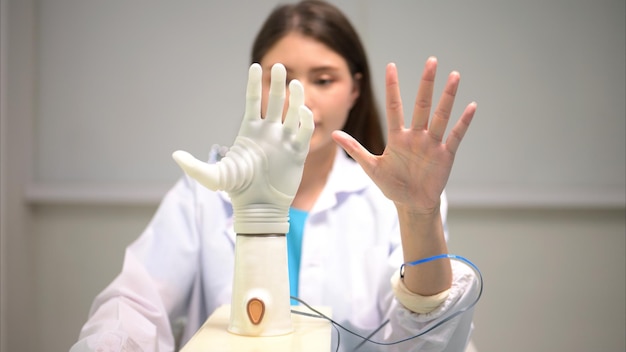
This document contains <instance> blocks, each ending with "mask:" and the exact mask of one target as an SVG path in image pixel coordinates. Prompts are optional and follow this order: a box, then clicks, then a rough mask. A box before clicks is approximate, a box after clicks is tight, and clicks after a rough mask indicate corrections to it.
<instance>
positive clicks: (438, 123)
mask: <svg viewBox="0 0 626 352" xmlns="http://www.w3.org/2000/svg"><path fill="white" fill-rule="evenodd" d="M460 79H461V76H460V75H459V73H458V72H456V71H453V72H451V73H450V75H449V76H448V82H447V83H446V86H445V87H444V90H443V93H442V94H441V98H440V99H439V103H438V104H437V108H436V109H435V113H434V114H433V117H432V120H431V121H430V126H429V128H428V134H430V136H431V137H432V138H433V139H434V140H436V141H441V140H442V139H443V135H444V133H445V131H446V126H447V125H448V121H449V120H450V113H451V112H452V106H453V105H454V98H455V97H456V91H457V88H458V87H459V80H460Z"/></svg>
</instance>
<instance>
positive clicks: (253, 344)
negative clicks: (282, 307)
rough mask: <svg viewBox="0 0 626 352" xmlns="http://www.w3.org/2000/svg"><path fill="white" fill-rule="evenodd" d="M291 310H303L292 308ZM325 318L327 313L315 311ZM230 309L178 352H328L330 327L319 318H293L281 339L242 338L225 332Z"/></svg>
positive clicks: (216, 315) (217, 312)
mask: <svg viewBox="0 0 626 352" xmlns="http://www.w3.org/2000/svg"><path fill="white" fill-rule="evenodd" d="M291 308H292V309H302V310H303V311H304V312H308V310H306V308H301V307H299V306H293V307H291ZM316 309H317V310H319V311H320V312H321V313H324V314H325V315H326V316H331V314H330V309H328V308H323V307H316ZM230 311H231V307H230V306H228V305H225V306H221V307H220V308H218V309H217V310H215V312H214V313H213V314H212V315H211V316H210V317H209V319H208V320H207V321H206V322H205V323H204V325H202V327H201V328H200V330H198V331H197V332H196V334H195V335H194V336H193V337H192V338H191V340H189V342H188V343H187V344H186V345H185V346H184V347H183V348H182V349H181V352H252V351H255V352H294V351H301V352H329V351H330V350H331V324H330V322H329V321H327V320H325V319H321V318H313V317H307V316H302V315H297V314H293V315H292V322H293V332H292V333H289V334H286V335H280V336H261V337H258V336H242V335H237V334H234V333H231V332H229V331H228V325H229V323H230V316H229V314H230Z"/></svg>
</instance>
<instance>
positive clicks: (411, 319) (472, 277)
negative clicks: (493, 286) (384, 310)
mask: <svg viewBox="0 0 626 352" xmlns="http://www.w3.org/2000/svg"><path fill="white" fill-rule="evenodd" d="M451 264H452V271H453V282H452V287H451V288H450V290H449V294H448V297H447V298H446V300H445V301H444V302H443V303H442V304H441V305H440V306H439V307H438V308H436V309H435V310H433V311H431V312H429V313H415V312H412V311H410V310H408V309H406V308H405V307H404V306H402V305H401V304H400V303H399V302H397V301H395V300H394V302H393V304H392V306H393V309H391V310H390V316H389V317H388V318H389V320H390V323H389V324H388V325H387V326H386V329H385V340H386V341H399V340H403V339H406V338H408V337H411V336H415V335H418V334H422V333H424V332H425V331H427V330H430V329H431V328H432V327H433V326H435V325H437V324H439V323H440V322H442V321H443V320H445V319H448V318H449V317H450V316H451V315H453V314H455V313H456V312H458V311H461V310H464V309H467V311H465V312H463V313H461V314H460V315H457V316H456V317H454V318H452V319H450V320H448V321H446V322H444V323H443V324H441V325H440V326H438V327H436V328H435V329H433V330H432V331H429V332H428V333H425V334H424V335H422V336H420V337H419V338H415V339H412V340H410V341H408V342H404V343H401V344H398V345H396V346H395V347H394V348H393V349H392V350H394V351H396V350H397V351H419V352H453V351H464V350H465V347H466V345H467V343H468V342H469V337H470V334H471V330H472V318H473V308H469V307H471V306H472V303H474V301H475V300H476V298H477V296H478V294H479V282H478V279H477V275H476V273H475V272H474V271H473V269H471V268H470V267H469V266H467V265H466V264H464V263H461V262H457V261H452V263H451ZM468 308H469V309H468Z"/></svg>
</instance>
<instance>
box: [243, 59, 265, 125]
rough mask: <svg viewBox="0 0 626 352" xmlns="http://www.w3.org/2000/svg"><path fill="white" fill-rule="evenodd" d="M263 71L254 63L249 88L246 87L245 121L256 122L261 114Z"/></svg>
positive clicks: (249, 73)
mask: <svg viewBox="0 0 626 352" xmlns="http://www.w3.org/2000/svg"><path fill="white" fill-rule="evenodd" d="M262 79H263V71H262V69H261V65H259V64H257V63H254V64H252V65H250V69H249V70H248V86H247V87H246V110H245V112H244V116H243V119H244V121H245V120H256V119H259V118H260V113H261V81H262Z"/></svg>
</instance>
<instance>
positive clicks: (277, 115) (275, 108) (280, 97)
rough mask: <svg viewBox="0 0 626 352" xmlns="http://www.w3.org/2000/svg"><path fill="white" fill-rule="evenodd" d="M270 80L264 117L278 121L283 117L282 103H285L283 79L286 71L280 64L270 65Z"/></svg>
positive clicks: (285, 76)
mask: <svg viewBox="0 0 626 352" xmlns="http://www.w3.org/2000/svg"><path fill="white" fill-rule="evenodd" d="M271 75H272V76H271V77H272V79H271V81H270V93H269V100H268V102H267V113H266V115H265V119H266V120H267V121H270V122H280V121H281V120H282V117H283V104H284V103H285V81H286V80H287V71H286V70H285V66H283V65H282V64H274V66H272V73H271Z"/></svg>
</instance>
